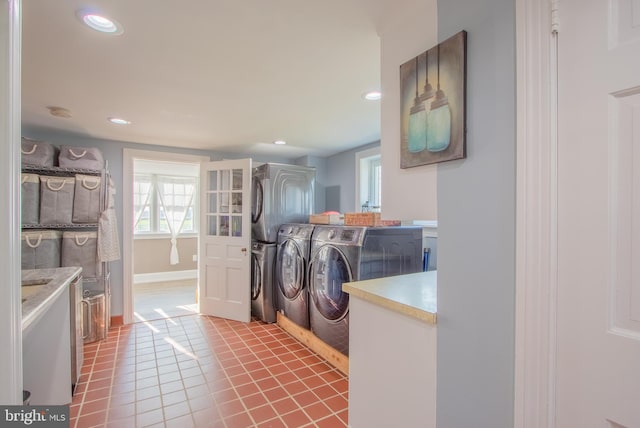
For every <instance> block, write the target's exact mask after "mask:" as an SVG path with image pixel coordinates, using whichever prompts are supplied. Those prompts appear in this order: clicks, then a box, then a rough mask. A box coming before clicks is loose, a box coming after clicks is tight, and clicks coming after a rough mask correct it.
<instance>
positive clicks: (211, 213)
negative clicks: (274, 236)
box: [198, 159, 251, 322]
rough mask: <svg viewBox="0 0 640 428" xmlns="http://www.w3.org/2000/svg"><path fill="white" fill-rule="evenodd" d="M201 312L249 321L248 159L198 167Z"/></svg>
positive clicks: (249, 182)
mask: <svg viewBox="0 0 640 428" xmlns="http://www.w3.org/2000/svg"><path fill="white" fill-rule="evenodd" d="M200 177H201V178H200V180H201V186H200V188H201V198H200V201H201V202H200V219H201V220H200V221H201V226H200V248H199V254H200V255H199V260H200V262H199V279H200V280H199V281H198V284H199V290H198V293H199V300H198V301H199V306H200V308H199V310H200V313H202V314H204V315H213V316H216V317H221V318H228V319H232V320H237V321H243V322H249V321H250V319H251V159H239V160H228V161H219V162H208V163H204V164H202V167H201V173H200Z"/></svg>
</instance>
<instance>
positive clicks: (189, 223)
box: [133, 165, 199, 236]
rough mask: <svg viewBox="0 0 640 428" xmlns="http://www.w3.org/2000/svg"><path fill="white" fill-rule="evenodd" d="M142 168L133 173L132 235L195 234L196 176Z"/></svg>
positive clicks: (162, 166)
mask: <svg viewBox="0 0 640 428" xmlns="http://www.w3.org/2000/svg"><path fill="white" fill-rule="evenodd" d="M160 167H161V168H164V170H166V169H167V166H166V165H160ZM138 170H142V171H143V172H137V171H138ZM145 170H149V168H148V167H146V168H145V167H144V165H143V166H142V167H141V168H139V169H137V170H136V173H135V174H134V183H133V208H134V227H133V229H134V234H137V235H141V234H171V235H175V236H177V235H180V234H185V233H197V232H198V217H197V213H198V209H197V201H198V182H199V178H198V177H194V176H183V175H165V174H159V173H154V172H147V171H145Z"/></svg>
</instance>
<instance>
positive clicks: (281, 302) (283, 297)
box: [276, 223, 315, 329]
mask: <svg viewBox="0 0 640 428" xmlns="http://www.w3.org/2000/svg"><path fill="white" fill-rule="evenodd" d="M314 227H315V226H314V225H312V224H294V223H288V224H283V225H282V226H280V229H279V231H278V251H277V259H276V284H277V287H276V288H277V295H278V310H280V311H281V312H282V314H283V315H285V316H286V317H287V318H289V319H290V320H291V321H293V322H294V323H296V324H298V325H299V326H300V327H303V328H306V329H309V297H308V293H307V281H306V271H307V263H308V259H309V249H310V246H311V236H312V234H313V229H314Z"/></svg>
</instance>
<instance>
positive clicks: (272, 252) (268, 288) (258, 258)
mask: <svg viewBox="0 0 640 428" xmlns="http://www.w3.org/2000/svg"><path fill="white" fill-rule="evenodd" d="M275 268H276V244H269V243H267V242H260V241H252V242H251V315H253V316H254V317H256V318H258V319H261V320H262V321H264V322H269V323H272V322H276V305H275V303H276V293H275V290H274V288H273V287H274V285H273V284H274V274H275Z"/></svg>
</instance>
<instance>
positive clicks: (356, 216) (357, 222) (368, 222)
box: [344, 213, 400, 227]
mask: <svg viewBox="0 0 640 428" xmlns="http://www.w3.org/2000/svg"><path fill="white" fill-rule="evenodd" d="M344 224H345V225H346V226H374V227H379V226H400V220H382V219H381V218H380V213H345V215H344Z"/></svg>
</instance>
